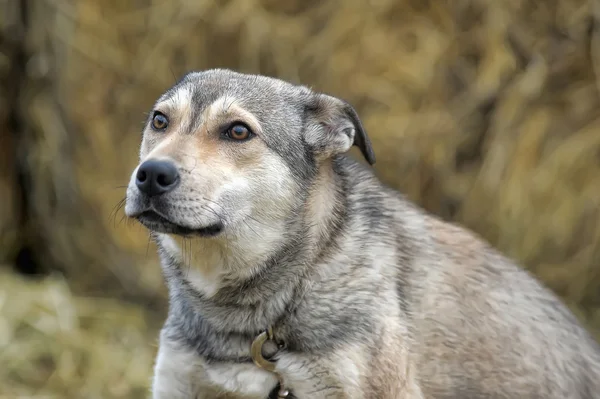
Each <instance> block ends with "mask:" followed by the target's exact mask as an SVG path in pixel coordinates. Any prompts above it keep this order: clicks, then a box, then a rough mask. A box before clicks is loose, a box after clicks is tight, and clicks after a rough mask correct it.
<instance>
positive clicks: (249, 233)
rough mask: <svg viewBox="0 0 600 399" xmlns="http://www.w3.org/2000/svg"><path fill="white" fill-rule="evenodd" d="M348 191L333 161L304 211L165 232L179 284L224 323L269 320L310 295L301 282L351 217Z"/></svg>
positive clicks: (243, 329)
mask: <svg viewBox="0 0 600 399" xmlns="http://www.w3.org/2000/svg"><path fill="white" fill-rule="evenodd" d="M345 195H346V193H345V190H344V179H343V176H342V175H340V174H339V173H338V172H337V171H336V170H335V168H334V165H333V163H327V164H324V165H322V166H321V167H320V168H319V172H318V174H317V176H316V178H315V180H314V182H313V184H312V185H311V187H310V188H309V190H308V193H307V198H306V201H305V205H304V211H303V212H301V213H299V214H297V215H294V217H293V218H292V219H288V220H283V219H282V220H280V221H279V222H277V223H269V224H268V225H264V224H260V223H261V222H259V221H256V220H248V221H247V223H248V224H247V226H246V227H247V228H246V229H243V233H242V234H237V235H236V236H235V237H227V236H226V235H225V236H224V237H223V238H222V239H200V238H199V239H182V238H178V237H171V236H162V237H161V238H160V240H159V244H160V246H161V248H162V251H163V252H164V253H163V263H165V262H166V263H167V264H169V263H171V264H172V265H175V264H176V265H177V267H175V268H171V272H170V273H173V274H172V275H171V276H170V277H169V278H170V279H171V280H173V279H175V280H177V283H176V284H171V289H172V290H179V291H181V290H183V291H185V294H186V296H187V297H188V299H189V300H191V301H192V302H195V303H196V305H197V306H196V307H197V308H198V309H201V311H202V313H203V316H204V317H206V318H207V319H210V320H211V321H212V323H211V324H216V327H217V328H218V329H221V328H222V329H223V330H227V331H229V332H240V333H247V332H248V328H250V329H253V328H254V329H256V331H259V330H261V329H264V328H266V327H267V326H268V325H271V324H273V323H274V322H276V320H277V319H278V318H280V317H281V316H282V315H283V314H284V313H285V312H286V309H287V308H288V306H289V305H290V303H292V302H293V301H294V297H295V296H298V295H302V292H298V290H300V291H302V290H303V289H308V286H307V285H303V284H302V283H299V282H301V281H302V280H305V279H306V276H307V273H310V269H311V265H312V264H314V262H315V259H316V258H317V257H318V256H319V255H320V253H321V252H322V250H323V249H324V248H325V247H326V246H327V243H328V242H329V241H330V238H331V236H332V235H333V234H334V232H335V231H336V226H339V225H340V223H341V221H342V219H343V218H344V215H345V206H346V201H345V199H346V198H345ZM255 231H260V233H261V235H260V236H257V234H255V233H254V232H255ZM167 258H168V259H167ZM172 269H175V270H172ZM292 287H294V288H292ZM250 313H252V316H251V317H249V314H250ZM249 318H250V319H252V322H251V323H248V321H247V320H248V319H249ZM242 320H244V321H243V322H242ZM236 329H240V330H239V331H236Z"/></svg>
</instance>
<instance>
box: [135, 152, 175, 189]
mask: <svg viewBox="0 0 600 399" xmlns="http://www.w3.org/2000/svg"><path fill="white" fill-rule="evenodd" d="M178 180H179V172H178V171H177V168H176V167H175V165H173V163H171V162H168V161H158V160H155V159H150V160H148V161H145V162H144V163H142V164H141V165H140V167H139V168H138V171H137V174H136V176H135V184H136V185H137V187H138V189H139V190H140V191H141V192H143V193H144V194H146V195H149V196H151V197H152V196H155V195H160V194H164V193H166V192H169V191H171V190H172V189H173V188H175V185H176V184H177V181H178Z"/></svg>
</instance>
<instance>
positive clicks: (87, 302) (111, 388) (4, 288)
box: [0, 272, 157, 399]
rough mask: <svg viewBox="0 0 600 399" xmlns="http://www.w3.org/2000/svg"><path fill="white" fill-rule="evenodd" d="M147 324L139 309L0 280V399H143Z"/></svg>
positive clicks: (149, 339) (149, 358)
mask: <svg viewBox="0 0 600 399" xmlns="http://www.w3.org/2000/svg"><path fill="white" fill-rule="evenodd" d="M154 316H155V315H154ZM150 320H151V319H150V317H149V315H148V314H147V313H146V312H145V311H144V309H143V308H141V307H138V306H132V305H127V304H124V303H122V302H119V301H118V300H109V299H97V298H91V297H83V296H74V295H73V294H72V292H71V290H70V289H69V287H68V284H67V282H66V281H64V279H62V278H60V277H58V276H56V277H51V278H48V279H46V280H44V281H42V282H32V281H28V280H24V279H22V278H19V277H15V276H14V275H13V274H11V273H6V272H0V364H1V365H2V367H0V398H1V399H4V398H6V399H8V398H17V397H21V398H42V397H43V398H89V399H93V398H98V399H105V398H146V397H148V392H149V390H148V388H149V383H150V375H151V368H152V364H153V357H154V355H155V339H156V337H157V325H156V323H152V322H151V321H150Z"/></svg>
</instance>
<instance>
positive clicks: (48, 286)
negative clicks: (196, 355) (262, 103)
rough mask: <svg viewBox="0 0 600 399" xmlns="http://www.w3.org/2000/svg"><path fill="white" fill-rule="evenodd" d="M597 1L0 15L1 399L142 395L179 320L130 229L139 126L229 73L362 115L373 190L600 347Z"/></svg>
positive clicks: (162, 4) (81, 9) (346, 2)
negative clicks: (170, 313) (171, 315)
mask: <svg viewBox="0 0 600 399" xmlns="http://www.w3.org/2000/svg"><path fill="white" fill-rule="evenodd" d="M594 3H595V2H594V1H587V0H562V1H557V0H546V1H544V2H541V1H534V0H510V1H497V0H452V1H450V0H435V1H429V0H395V1H394V0H322V1H317V0H285V1H281V0H279V1H277V0H224V1H216V0H214V1H209V0H195V1H194V0H77V1H76V0H0V398H17V397H23V398H35V397H40V398H41V397H44V398H144V397H146V396H147V393H148V388H149V384H150V377H151V371H152V363H153V357H154V354H155V351H156V338H157V333H158V329H159V328H160V324H161V322H162V320H163V317H164V314H165V307H166V298H165V289H164V287H163V284H162V280H161V274H160V269H159V265H158V258H157V255H156V253H155V248H154V246H153V245H152V243H150V242H149V240H148V235H147V233H146V232H145V231H144V229H143V228H142V227H140V226H138V225H135V224H131V223H128V222H127V221H125V220H123V216H124V215H123V212H122V211H121V210H119V208H118V206H117V205H118V203H119V201H120V200H122V199H123V198H124V195H125V188H124V186H125V185H126V184H127V182H128V179H129V176H130V173H131V171H132V169H133V168H134V167H135V165H136V163H137V156H138V145H139V142H140V133H141V128H142V123H143V121H144V119H145V115H144V113H145V112H148V111H149V109H150V107H151V106H152V103H153V102H154V101H155V99H156V97H157V96H158V95H160V94H161V93H162V92H163V91H164V90H166V89H167V88H168V87H169V86H171V85H172V84H173V83H174V81H175V80H176V79H178V78H179V77H180V76H181V75H182V74H184V73H185V72H187V71H190V70H194V69H206V68H213V67H226V68H232V69H236V70H239V71H242V72H252V73H261V74H267V75H272V76H276V77H280V78H284V79H287V80H290V81H292V82H297V83H303V84H307V85H310V86H312V87H314V88H315V89H318V90H320V91H325V92H329V93H331V94H333V95H336V96H339V97H342V98H344V99H346V100H348V101H350V102H351V103H352V104H353V105H354V106H355V107H356V108H357V110H358V112H359V114H360V115H361V117H362V120H363V122H364V124H365V126H366V128H367V131H368V132H369V134H370V136H371V138H372V141H373V145H374V148H375V152H376V154H377V160H378V162H377V164H376V166H375V169H376V171H377V173H378V175H379V176H380V177H381V178H382V179H383V180H384V181H385V182H386V183H388V184H390V185H392V186H393V187H395V188H397V189H399V190H401V191H402V192H404V193H405V194H406V195H407V196H408V197H409V198H410V199H411V200H413V201H415V202H416V203H418V204H419V205H421V206H422V207H424V208H425V209H427V210H428V211H430V212H433V213H435V214H437V215H439V216H440V217H442V218H444V219H446V220H451V221H454V222H457V223H460V224H462V225H464V226H467V227H468V228H470V229H472V230H474V231H475V232H477V233H478V234H480V235H481V236H482V237H484V238H485V239H486V240H488V241H489V242H490V243H492V244H493V245H494V246H495V247H496V248H498V249H500V250H501V251H502V252H504V253H505V254H507V255H509V256H511V257H513V258H515V259H517V260H518V261H519V262H520V263H521V264H522V265H523V267H525V268H527V269H528V270H530V271H531V272H532V273H533V274H535V275H536V276H537V277H538V278H539V279H541V280H542V281H543V282H544V283H545V284H547V285H548V286H549V287H550V288H551V289H553V290H554V291H555V292H556V293H557V294H558V295H560V296H561V297H562V298H563V299H564V301H565V302H566V303H567V304H568V306H569V307H570V308H571V309H572V310H573V311H574V312H575V314H576V315H577V316H578V317H579V318H580V320H582V321H583V322H584V323H585V325H586V326H587V327H588V328H589V329H590V331H591V332H592V333H593V334H595V336H596V337H598V338H600V333H599V332H600V108H599V105H600V91H599V90H600V87H599V80H598V76H597V74H598V73H599V72H600V58H599V56H600V54H599V51H600V42H599V38H600V31H599V29H600V26H599V25H598V20H597V17H598V15H596V12H598V11H600V8H598V7H597V5H595V4H594Z"/></svg>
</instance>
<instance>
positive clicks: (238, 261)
mask: <svg viewBox="0 0 600 399" xmlns="http://www.w3.org/2000/svg"><path fill="white" fill-rule="evenodd" d="M353 147H356V148H357V149H358V150H360V153H361V154H362V156H363V157H364V158H365V160H366V163H365V162H360V161H359V160H358V159H356V158H353V157H352V156H351V154H349V151H350V150H351V149H352V148H353ZM374 163H375V154H374V151H373V148H372V145H371V142H370V139H369V137H368V135H367V133H366V131H365V128H364V127H363V125H362V123H361V120H360V118H359V116H358V114H357V112H356V110H355V109H354V108H353V106H352V105H350V104H349V103H348V102H346V101H344V100H342V99H340V98H338V97H335V96H333V95H330V94H326V93H324V92H318V91H315V90H313V89H311V88H309V87H307V86H304V85H300V84H294V83H291V82H287V81H284V80H280V79H277V78H273V77H268V76H261V75H251V74H245V73H241V72H237V71H233V70H228V69H211V70H204V71H199V72H190V73H188V74H186V75H185V76H183V77H182V78H181V80H179V81H178V82H176V83H175V84H174V86H173V87H171V88H170V89H169V90H167V91H166V92H165V93H164V94H163V95H162V96H161V97H160V98H159V99H158V100H157V101H156V103H155V105H154V107H153V109H152V111H151V112H150V113H149V115H148V120H147V123H146V125H145V127H144V131H143V139H142V141H141V147H140V163H139V165H138V166H137V167H136V168H135V170H134V171H133V173H132V175H131V179H130V182H129V185H128V188H127V195H126V206H125V212H126V215H127V216H128V217H129V218H133V219H135V220H137V221H139V223H141V224H142V225H143V226H145V227H146V228H147V229H148V230H149V232H150V235H151V237H152V239H153V240H154V241H155V242H156V244H157V247H158V252H159V256H160V259H161V264H162V271H163V275H164V278H165V282H166V284H167V286H168V290H169V312H168V316H167V318H166V321H165V323H164V326H163V328H162V329H161V332H160V337H159V350H158V353H157V357H156V362H155V366H154V376H153V380H152V387H151V390H152V397H153V398H155V399H166V398H169V399H191V398H199V399H204V398H257V399H265V398H268V397H270V398H277V397H278V398H285V397H287V398H301V399H304V398H311V399H319V398H340V399H342V398H345V399H354V398H382V399H388V398H411V399H416V398H435V399H442V398H443V399H449V398H461V399H475V398H532V399H533V398H546V399H565V398H572V399H590V398H600V348H599V345H598V343H597V342H596V341H594V340H593V339H592V337H591V335H590V334H588V332H587V331H586V330H585V329H584V328H583V327H582V326H581V325H580V324H579V322H578V320H577V319H576V318H575V317H574V316H573V315H572V313H571V312H570V311H569V310H568V308H567V307H566V306H565V305H563V303H562V302H561V301H560V300H559V299H558V297H557V296H555V295H554V294H553V293H552V292H551V291H550V290H549V289H548V288H546V287H545V286H543V285H542V284H541V283H540V282H538V281H537V280H536V279H535V278H534V277H533V276H532V275H530V274H528V273H527V272H526V271H525V270H524V269H522V268H520V267H519V266H518V265H517V264H516V263H515V262H513V261H511V260H510V259H508V258H507V257H506V256H503V255H502V254H501V253H499V252H498V251H497V250H495V249H494V248H493V247H491V246H490V245H489V244H488V243H486V242H485V241H484V240H483V238H480V237H479V236H477V235H476V234H475V233H472V232H470V231H469V230H467V229H466V228H463V227H460V226H457V225H454V224H450V223H448V222H445V221H443V220H441V219H439V218H437V217H435V216H433V215H430V214H428V213H426V212H425V211H424V210H423V209H421V208H419V207H418V206H417V205H415V204H412V203H411V202H409V201H408V200H407V199H405V197H403V195H402V194H401V193H399V192H397V191H395V190H393V189H392V188H390V187H388V186H386V185H384V184H383V183H382V182H381V181H380V180H378V178H377V177H376V175H375V173H374V172H373V171H372V168H371V165H373V164H374Z"/></svg>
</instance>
